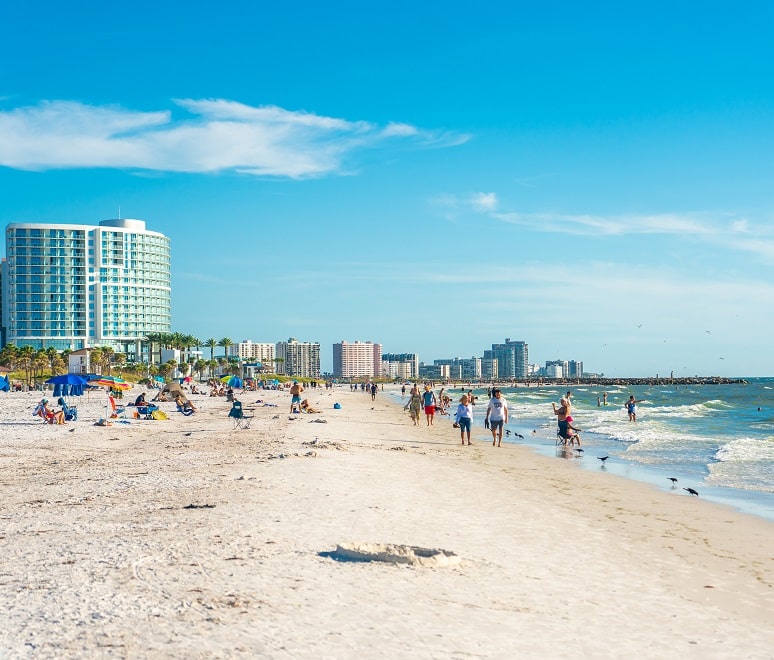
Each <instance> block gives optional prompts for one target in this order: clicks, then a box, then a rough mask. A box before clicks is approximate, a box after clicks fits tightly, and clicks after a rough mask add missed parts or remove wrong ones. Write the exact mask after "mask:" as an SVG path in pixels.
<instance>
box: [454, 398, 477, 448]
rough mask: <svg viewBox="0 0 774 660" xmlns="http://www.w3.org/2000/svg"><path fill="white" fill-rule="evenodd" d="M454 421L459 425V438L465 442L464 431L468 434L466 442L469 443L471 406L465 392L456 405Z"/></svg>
mask: <svg viewBox="0 0 774 660" xmlns="http://www.w3.org/2000/svg"><path fill="white" fill-rule="evenodd" d="M454 420H455V422H456V423H457V425H458V426H459V427H460V440H462V444H463V445H464V444H465V433H467V435H468V444H470V425H471V423H472V421H473V406H471V405H470V399H468V395H467V394H463V395H462V398H461V399H460V403H459V405H458V406H457V413H456V415H455V417H454Z"/></svg>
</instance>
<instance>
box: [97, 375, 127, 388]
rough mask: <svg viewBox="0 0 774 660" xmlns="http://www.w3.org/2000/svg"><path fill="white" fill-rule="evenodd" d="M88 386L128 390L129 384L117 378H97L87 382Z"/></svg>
mask: <svg viewBox="0 0 774 660" xmlns="http://www.w3.org/2000/svg"><path fill="white" fill-rule="evenodd" d="M89 385H100V386H102V387H109V388H111V389H114V390H130V389H132V386H131V384H129V383H127V382H126V381H125V380H124V379H123V378H120V377H119V376H97V377H96V378H94V379H92V380H90V381H89Z"/></svg>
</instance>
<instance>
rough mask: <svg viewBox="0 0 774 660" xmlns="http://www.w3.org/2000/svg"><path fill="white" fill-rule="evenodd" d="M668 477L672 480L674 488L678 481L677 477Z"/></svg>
mask: <svg viewBox="0 0 774 660" xmlns="http://www.w3.org/2000/svg"><path fill="white" fill-rule="evenodd" d="M667 479H669V481H671V482H672V488H674V487H675V484H676V483H677V479H675V478H674V477H667Z"/></svg>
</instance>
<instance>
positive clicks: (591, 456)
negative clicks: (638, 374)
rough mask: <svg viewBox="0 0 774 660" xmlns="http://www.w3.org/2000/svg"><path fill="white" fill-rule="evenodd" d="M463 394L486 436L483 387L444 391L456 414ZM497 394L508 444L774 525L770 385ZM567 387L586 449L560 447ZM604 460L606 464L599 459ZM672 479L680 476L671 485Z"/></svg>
mask: <svg viewBox="0 0 774 660" xmlns="http://www.w3.org/2000/svg"><path fill="white" fill-rule="evenodd" d="M463 389H465V391H468V390H469V389H472V390H473V393H474V394H475V395H476V396H477V397H478V398H477V400H476V405H475V407H474V426H475V427H476V435H477V437H481V438H483V437H486V436H485V435H484V433H487V432H486V431H484V429H483V420H484V414H485V410H486V404H487V388H481V387H465V388H461V387H459V386H457V387H453V388H447V392H448V394H449V396H451V398H452V401H453V404H452V406H451V412H452V414H453V412H454V410H455V409H456V404H457V401H458V399H459V396H460V395H461V394H462V390H463ZM501 389H502V392H503V395H504V396H505V398H506V400H507V401H508V408H509V412H510V416H511V419H510V422H509V424H508V426H507V430H508V431H510V435H506V436H505V437H504V441H505V442H516V443H518V444H526V445H529V446H531V447H533V448H535V449H536V450H537V451H539V452H540V453H543V454H546V455H554V456H557V457H560V458H567V459H570V460H574V461H577V462H578V464H579V465H580V466H581V467H583V468H587V469H592V470H604V471H607V472H610V473H614V474H618V475H620V476H624V477H628V478H631V479H636V480H639V481H646V482H649V483H652V484H654V485H656V486H657V487H659V488H663V489H664V490H670V491H674V492H675V494H676V495H677V494H679V495H682V496H686V497H687V496H689V494H688V493H687V492H686V491H684V490H682V489H683V488H693V489H695V490H697V491H699V496H700V497H703V498H705V499H709V500H711V501H716V502H720V503H723V504H728V505H731V506H733V507H735V508H737V509H739V510H741V511H744V512H745V513H751V514H754V515H757V516H761V517H764V518H766V519H768V520H772V521H774V378H752V379H747V382H746V383H741V384H740V383H734V384H717V385H714V384H707V385H687V386H684V385H679V386H678V385H669V384H662V385H635V386H612V385H609V386H605V387H603V386H591V385H589V386H577V387H573V386H569V387H568V386H567V385H560V386H545V385H544V386H540V387H536V386H532V387H526V386H520V387H502V388H501ZM568 390H569V391H571V392H572V416H573V419H574V422H573V425H574V426H576V427H578V428H581V429H583V433H582V434H581V436H582V439H583V446H582V448H583V450H584V451H583V452H578V451H575V450H574V449H572V448H565V447H561V446H560V447H557V446H556V428H557V424H556V416H555V415H554V414H553V412H552V408H551V403H552V402H554V403H556V405H557V407H558V406H559V399H560V398H561V397H562V396H564V394H565V393H566V392H567V391H568ZM436 393H437V392H436ZM605 393H607V405H604V394H605ZM630 395H634V397H635V399H637V400H638V401H639V402H640V403H638V404H637V421H636V422H630V421H629V417H628V414H627V412H626V408H625V405H624V404H625V403H626V401H627V400H628V399H629V396H630ZM517 434H518V435H521V436H523V438H520V437H518V435H517ZM604 456H608V457H609V458H608V460H607V461H604V462H602V461H600V460H599V458H600V457H604ZM670 477H672V478H675V479H677V484H676V486H673V483H672V481H670V479H669V478H670Z"/></svg>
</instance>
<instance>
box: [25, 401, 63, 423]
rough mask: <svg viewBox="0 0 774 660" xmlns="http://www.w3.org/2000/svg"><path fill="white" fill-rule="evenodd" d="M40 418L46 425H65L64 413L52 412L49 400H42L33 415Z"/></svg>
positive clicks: (59, 411)
mask: <svg viewBox="0 0 774 660" xmlns="http://www.w3.org/2000/svg"><path fill="white" fill-rule="evenodd" d="M32 414H33V415H37V416H38V417H40V418H41V419H42V420H43V421H44V422H46V424H64V422H65V420H64V413H63V412H62V411H61V410H51V408H49V407H48V399H41V400H40V403H39V404H38V405H37V407H36V408H35V411H34V412H33V413H32Z"/></svg>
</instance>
